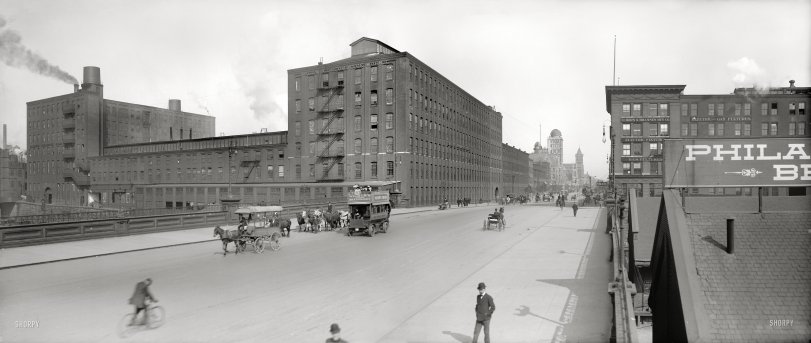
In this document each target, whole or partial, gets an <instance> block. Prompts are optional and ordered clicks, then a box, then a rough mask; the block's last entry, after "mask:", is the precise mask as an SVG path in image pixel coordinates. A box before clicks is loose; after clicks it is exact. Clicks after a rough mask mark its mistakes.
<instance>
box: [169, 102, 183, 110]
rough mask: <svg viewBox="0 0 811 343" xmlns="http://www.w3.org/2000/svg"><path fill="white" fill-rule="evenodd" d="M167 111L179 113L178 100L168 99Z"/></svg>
mask: <svg viewBox="0 0 811 343" xmlns="http://www.w3.org/2000/svg"><path fill="white" fill-rule="evenodd" d="M169 110H170V111H178V112H180V99H169Z"/></svg>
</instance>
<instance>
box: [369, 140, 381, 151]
mask: <svg viewBox="0 0 811 343" xmlns="http://www.w3.org/2000/svg"><path fill="white" fill-rule="evenodd" d="M369 145H371V146H372V147H371V149H370V150H369V152H370V153H372V154H377V153H378V152H379V151H380V150H379V148H378V145H377V137H372V139H370V140H369Z"/></svg>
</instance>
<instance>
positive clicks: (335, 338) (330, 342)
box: [326, 323, 349, 343]
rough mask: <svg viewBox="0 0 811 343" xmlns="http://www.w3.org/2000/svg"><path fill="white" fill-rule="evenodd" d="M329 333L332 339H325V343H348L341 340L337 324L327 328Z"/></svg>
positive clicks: (339, 328)
mask: <svg viewBox="0 0 811 343" xmlns="http://www.w3.org/2000/svg"><path fill="white" fill-rule="evenodd" d="M329 333H331V334H332V337H330V338H327V341H326V343H349V342H347V341H345V340H343V339H342V338H341V327H339V326H338V323H332V325H330V326H329Z"/></svg>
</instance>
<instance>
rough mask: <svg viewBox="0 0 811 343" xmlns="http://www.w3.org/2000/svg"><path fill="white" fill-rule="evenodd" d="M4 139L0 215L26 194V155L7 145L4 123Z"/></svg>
mask: <svg viewBox="0 0 811 343" xmlns="http://www.w3.org/2000/svg"><path fill="white" fill-rule="evenodd" d="M2 133H3V140H2V145H0V217H6V216H8V215H9V213H10V212H11V211H12V209H13V208H14V205H15V202H16V201H18V200H21V199H22V198H21V196H23V195H25V194H26V188H25V177H26V162H25V155H23V154H19V152H18V151H15V149H13V148H11V147H9V146H7V145H6V125H5V124H3V132H2Z"/></svg>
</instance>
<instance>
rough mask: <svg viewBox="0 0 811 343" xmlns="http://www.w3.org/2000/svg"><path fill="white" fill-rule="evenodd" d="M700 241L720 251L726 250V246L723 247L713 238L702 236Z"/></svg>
mask: <svg viewBox="0 0 811 343" xmlns="http://www.w3.org/2000/svg"><path fill="white" fill-rule="evenodd" d="M701 240H703V241H705V242H707V243H710V244H712V245H714V246H715V247H716V248H718V249H721V250H723V251H726V250H727V247H726V246H724V245H723V244H721V243H720V242H718V241H716V240H715V238H712V236H704V237H702V238H701Z"/></svg>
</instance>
